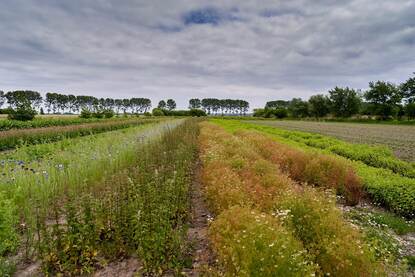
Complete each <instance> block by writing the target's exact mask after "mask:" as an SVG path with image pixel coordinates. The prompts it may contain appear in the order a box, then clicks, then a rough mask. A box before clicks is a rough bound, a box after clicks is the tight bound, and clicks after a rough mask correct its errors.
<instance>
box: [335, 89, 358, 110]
mask: <svg viewBox="0 0 415 277" xmlns="http://www.w3.org/2000/svg"><path fill="white" fill-rule="evenodd" d="M329 95H330V96H329V99H330V104H331V112H332V113H333V114H334V115H335V116H336V117H350V116H352V115H354V114H357V113H358V112H359V108H360V105H361V99H360V96H359V95H358V93H357V92H356V91H355V90H353V89H350V88H348V87H346V88H339V87H335V88H334V89H332V90H330V91H329Z"/></svg>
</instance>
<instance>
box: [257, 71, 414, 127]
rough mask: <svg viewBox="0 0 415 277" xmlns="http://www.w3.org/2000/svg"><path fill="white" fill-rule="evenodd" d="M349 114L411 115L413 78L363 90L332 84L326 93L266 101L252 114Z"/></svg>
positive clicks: (382, 83)
mask: <svg viewBox="0 0 415 277" xmlns="http://www.w3.org/2000/svg"><path fill="white" fill-rule="evenodd" d="M328 114H332V115H333V116H335V117H342V118H345V117H350V116H353V115H356V114H361V115H371V116H377V117H379V118H381V119H388V118H392V117H396V118H402V117H403V116H405V115H406V116H407V117H408V118H409V119H413V118H415V77H412V78H409V79H408V80H407V81H405V82H404V83H402V84H400V85H395V84H392V83H390V82H384V81H377V82H370V83H369V89H368V90H367V91H365V92H362V91H359V90H354V89H351V88H347V87H346V88H339V87H336V88H334V89H332V90H330V91H329V92H328V95H324V94H317V95H313V96H311V97H310V98H309V100H308V101H304V100H302V99H301V98H293V99H292V100H291V101H284V100H277V101H270V102H267V103H266V105H265V108H264V109H257V110H255V113H254V115H256V116H263V117H271V116H276V117H279V118H282V117H286V116H291V117H294V118H304V117H317V118H319V117H325V116H327V115H328Z"/></svg>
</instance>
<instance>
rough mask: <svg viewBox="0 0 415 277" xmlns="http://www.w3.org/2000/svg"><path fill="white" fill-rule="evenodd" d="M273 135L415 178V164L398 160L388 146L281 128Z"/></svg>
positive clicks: (276, 129)
mask: <svg viewBox="0 0 415 277" xmlns="http://www.w3.org/2000/svg"><path fill="white" fill-rule="evenodd" d="M272 133H273V134H276V135H278V136H281V137H284V138H287V139H289V140H294V141H297V142H299V143H302V144H305V145H308V146H311V147H315V148H320V149H325V150H328V151H330V152H332V153H335V154H337V155H340V156H343V157H345V158H348V159H350V160H354V161H361V162H363V163H365V164H367V165H369V166H373V167H378V168H385V169H390V170H392V171H393V172H395V173H398V174H400V175H402V176H405V177H409V178H415V166H414V164H413V163H409V162H405V161H402V160H400V159H398V158H396V157H395V156H394V155H393V153H392V151H391V150H390V149H389V148H388V147H386V146H371V145H366V144H354V143H348V142H344V141H342V140H339V139H336V138H332V137H328V136H324V135H320V134H313V133H307V132H301V131H289V130H283V129H279V128H275V130H273V132H272Z"/></svg>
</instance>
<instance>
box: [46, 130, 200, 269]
mask: <svg viewBox="0 0 415 277" xmlns="http://www.w3.org/2000/svg"><path fill="white" fill-rule="evenodd" d="M196 137H197V126H196V124H195V123H194V122H185V123H183V124H182V125H179V126H178V127H176V128H175V129H174V130H166V132H165V133H164V134H163V136H162V137H161V139H157V140H155V141H152V142H150V143H148V144H145V145H144V147H143V148H141V149H140V151H139V152H135V155H137V157H138V159H137V161H136V162H135V163H134V164H132V165H131V166H130V167H127V168H126V169H124V170H122V171H121V172H118V173H116V174H114V175H112V176H110V177H109V178H106V179H105V180H101V181H99V182H97V183H93V184H91V185H90V186H89V187H85V189H83V190H75V191H72V193H71V194H70V197H67V198H68V199H67V200H66V201H65V204H64V205H63V207H58V212H59V214H60V216H61V217H62V216H63V217H64V218H65V219H66V224H64V226H62V224H61V223H56V224H54V225H53V227H52V228H49V229H48V228H47V227H46V226H43V229H42V227H41V234H43V236H42V240H41V241H42V242H41V245H40V247H39V255H40V257H41V259H42V261H43V268H44V271H45V272H46V273H49V274H58V273H62V274H68V273H72V274H79V275H81V274H85V273H90V272H92V271H93V270H94V267H95V266H96V265H99V264H101V263H102V261H103V260H114V259H119V258H122V257H125V256H129V255H131V254H133V253H135V254H136V255H137V256H138V257H139V258H140V261H142V262H143V265H144V270H143V271H144V272H145V273H146V274H161V273H162V272H165V271H166V270H173V271H174V272H175V273H176V274H178V273H179V272H180V271H181V269H182V268H183V267H184V266H186V265H187V263H188V261H190V260H189V257H188V251H189V248H188V245H186V242H185V239H186V232H187V224H186V223H187V219H188V211H189V209H188V208H189V207H188V205H189V201H188V200H189V199H188V196H189V184H190V171H191V169H192V164H193V161H194V158H195V156H196ZM45 216H46V215H44V216H43V218H45ZM57 221H58V220H57ZM43 222H44V221H42V223H43ZM53 237H59V238H60V239H59V240H56V239H55V240H53V239H50V238H53ZM79 253H81V254H79ZM144 272H141V273H144Z"/></svg>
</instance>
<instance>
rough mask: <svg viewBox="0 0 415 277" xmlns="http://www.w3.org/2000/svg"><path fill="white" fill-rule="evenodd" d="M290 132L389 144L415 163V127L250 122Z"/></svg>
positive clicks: (375, 143) (268, 121)
mask: <svg viewBox="0 0 415 277" xmlns="http://www.w3.org/2000/svg"><path fill="white" fill-rule="evenodd" d="M250 122H252V123H256V124H263V125H267V126H274V127H278V128H283V129H287V130H294V131H304V132H311V133H317V134H322V135H327V136H332V137H335V138H338V139H341V140H345V141H348V142H352V143H364V144H372V145H379V144H380V145H386V146H388V147H390V148H391V149H392V150H393V152H394V154H395V155H396V156H397V157H399V158H401V159H403V160H406V161H411V162H415V127H414V126H405V125H392V124H363V123H335V122H314V121H294V120H289V121H287V120H285V121H284V120H272V121H270V120H262V121H250Z"/></svg>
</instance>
